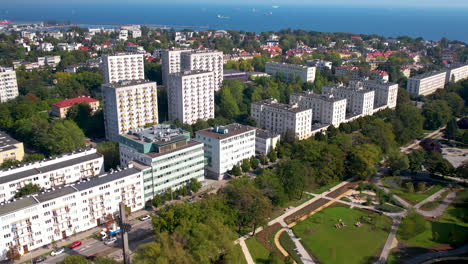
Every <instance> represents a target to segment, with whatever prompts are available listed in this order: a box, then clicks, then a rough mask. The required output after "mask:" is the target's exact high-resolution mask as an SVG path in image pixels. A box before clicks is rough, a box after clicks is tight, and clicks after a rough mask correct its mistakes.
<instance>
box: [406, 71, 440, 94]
mask: <svg viewBox="0 0 468 264" xmlns="http://www.w3.org/2000/svg"><path fill="white" fill-rule="evenodd" d="M446 78H447V72H446V71H439V72H427V73H424V74H420V75H417V76H414V77H411V78H409V79H408V84H407V85H406V90H408V92H409V93H410V94H411V95H414V96H419V95H429V94H432V93H434V92H435V91H436V90H437V89H443V88H444V87H445V80H446Z"/></svg>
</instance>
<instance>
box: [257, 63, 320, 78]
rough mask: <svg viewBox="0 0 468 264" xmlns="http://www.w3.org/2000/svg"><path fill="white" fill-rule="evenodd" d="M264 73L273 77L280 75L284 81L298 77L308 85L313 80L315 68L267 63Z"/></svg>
mask: <svg viewBox="0 0 468 264" xmlns="http://www.w3.org/2000/svg"><path fill="white" fill-rule="evenodd" d="M265 72H266V73H268V74H270V75H273V76H274V75H276V74H277V73H280V74H281V75H282V76H283V77H285V78H286V79H289V78H296V77H300V78H301V80H302V81H304V82H310V83H313V82H314V80H315V67H307V66H304V65H298V64H289V63H279V62H267V63H266V65H265Z"/></svg>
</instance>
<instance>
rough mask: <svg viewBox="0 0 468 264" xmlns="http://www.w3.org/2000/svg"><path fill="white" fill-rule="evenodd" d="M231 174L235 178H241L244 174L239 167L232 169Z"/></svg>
mask: <svg viewBox="0 0 468 264" xmlns="http://www.w3.org/2000/svg"><path fill="white" fill-rule="evenodd" d="M231 173H232V175H234V176H241V175H242V172H241V169H240V167H239V166H234V167H232V170H231Z"/></svg>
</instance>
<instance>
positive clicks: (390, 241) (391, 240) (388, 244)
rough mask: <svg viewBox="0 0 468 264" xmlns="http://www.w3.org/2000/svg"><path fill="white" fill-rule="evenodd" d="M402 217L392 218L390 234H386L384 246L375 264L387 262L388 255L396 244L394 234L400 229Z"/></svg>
mask: <svg viewBox="0 0 468 264" xmlns="http://www.w3.org/2000/svg"><path fill="white" fill-rule="evenodd" d="M403 217H404V216H396V217H393V218H392V219H393V223H392V228H391V229H390V233H389V234H388V237H387V241H385V246H384V247H383V249H382V252H380V256H379V260H378V261H377V262H376V263H378V264H384V263H386V262H387V258H388V254H390V250H392V248H393V247H394V246H395V244H396V242H397V241H396V234H397V232H398V228H399V227H400V223H401V220H402V218H403Z"/></svg>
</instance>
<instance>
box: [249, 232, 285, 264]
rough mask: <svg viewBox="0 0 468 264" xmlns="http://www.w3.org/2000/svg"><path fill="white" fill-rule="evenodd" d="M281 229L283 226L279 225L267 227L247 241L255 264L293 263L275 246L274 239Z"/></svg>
mask: <svg viewBox="0 0 468 264" xmlns="http://www.w3.org/2000/svg"><path fill="white" fill-rule="evenodd" d="M280 229H281V225H280V224H279V223H277V224H274V225H271V226H268V227H265V229H263V230H262V231H260V232H258V233H257V234H256V235H255V236H253V237H250V238H248V239H247V240H246V241H245V243H246V244H247V247H248V248H249V252H250V255H252V258H253V260H254V262H255V263H259V264H262V263H264V264H270V263H276V264H282V263H285V264H289V263H292V262H291V261H292V259H291V258H286V259H285V258H284V256H283V255H282V254H281V252H280V251H279V250H278V248H277V247H276V246H275V242H274V237H275V234H276V233H277V232H278V231H279V230H280Z"/></svg>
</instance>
